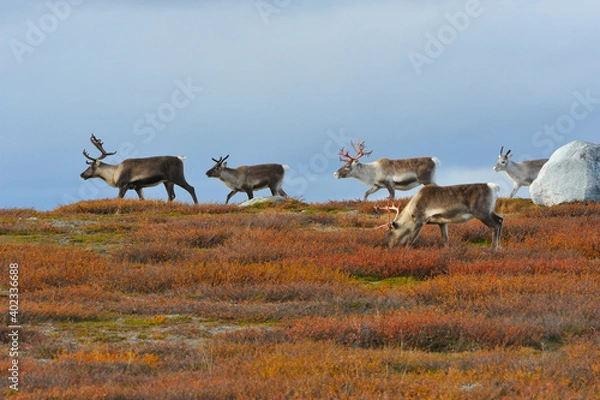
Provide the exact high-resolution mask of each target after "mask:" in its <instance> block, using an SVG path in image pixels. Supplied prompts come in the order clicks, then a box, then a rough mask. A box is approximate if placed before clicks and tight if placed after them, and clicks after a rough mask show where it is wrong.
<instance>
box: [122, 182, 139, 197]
mask: <svg viewBox="0 0 600 400" xmlns="http://www.w3.org/2000/svg"><path fill="white" fill-rule="evenodd" d="M127 189H129V188H128V187H127V185H123V186H119V199H122V198H123V197H125V193H127ZM138 196H139V193H138Z"/></svg>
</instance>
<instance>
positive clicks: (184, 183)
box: [173, 178, 198, 204]
mask: <svg viewBox="0 0 600 400" xmlns="http://www.w3.org/2000/svg"><path fill="white" fill-rule="evenodd" d="M173 183H174V184H176V185H179V186H181V187H182V188H184V189H185V190H187V191H188V193H189V194H191V195H192V199H193V200H194V204H198V199H197V198H196V190H195V189H194V187H193V186H192V185H190V184H189V183H187V181H186V180H185V178H182V179H181V180H178V181H177V182H175V181H173ZM173 198H175V195H173Z"/></svg>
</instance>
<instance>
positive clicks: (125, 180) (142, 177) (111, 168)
mask: <svg viewBox="0 0 600 400" xmlns="http://www.w3.org/2000/svg"><path fill="white" fill-rule="evenodd" d="M90 141H91V142H92V144H93V145H94V146H96V148H97V149H98V150H100V152H101V153H102V154H101V155H100V157H97V158H93V157H90V155H89V154H88V152H87V151H86V150H83V155H84V156H85V157H86V158H87V159H88V160H90V161H86V163H87V164H88V165H89V167H88V169H86V170H85V171H83V172H82V173H81V175H80V176H81V178H83V179H89V178H101V179H102V180H104V181H105V182H106V183H108V184H109V185H110V186H112V187H117V188H119V198H123V196H125V193H126V192H127V190H129V189H133V190H135V191H136V193H137V194H138V196H139V198H140V200H143V199H144V195H143V193H142V188H145V187H150V186H156V185H158V184H159V183H161V182H162V183H163V184H164V185H165V188H166V189H167V194H168V195H169V201H173V199H174V198H175V190H174V185H179V186H181V187H182V188H184V189H185V190H187V191H188V192H189V193H190V194H191V195H192V199H193V200H194V203H195V204H197V203H198V199H197V198H196V191H195V190H194V187H193V186H191V185H190V184H188V183H187V182H186V180H185V177H184V175H183V160H184V159H185V157H174V156H160V157H148V158H128V159H126V160H123V161H122V162H121V163H119V164H117V165H112V164H105V163H103V162H102V161H101V160H103V159H104V158H105V157H107V156H112V155H114V154H116V153H117V152H116V151H113V152H111V153H108V152H106V150H104V143H102V141H101V140H100V139H98V138H96V136H94V134H93V133H92V137H91V138H90Z"/></svg>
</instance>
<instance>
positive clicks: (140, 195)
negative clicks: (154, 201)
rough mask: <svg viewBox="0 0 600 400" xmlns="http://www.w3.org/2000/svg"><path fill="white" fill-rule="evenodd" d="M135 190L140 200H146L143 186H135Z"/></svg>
mask: <svg viewBox="0 0 600 400" xmlns="http://www.w3.org/2000/svg"><path fill="white" fill-rule="evenodd" d="M134 189H135V192H136V193H137V195H138V197H139V198H140V200H144V193H142V187H141V186H138V187H135V188H134Z"/></svg>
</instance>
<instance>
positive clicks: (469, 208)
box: [378, 183, 504, 250]
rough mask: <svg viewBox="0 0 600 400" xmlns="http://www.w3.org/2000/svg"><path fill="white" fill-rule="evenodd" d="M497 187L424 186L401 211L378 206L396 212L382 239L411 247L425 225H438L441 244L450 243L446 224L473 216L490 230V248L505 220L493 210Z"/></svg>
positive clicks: (494, 244) (477, 184) (457, 222)
mask: <svg viewBox="0 0 600 400" xmlns="http://www.w3.org/2000/svg"><path fill="white" fill-rule="evenodd" d="M498 191H499V188H498V186H497V185H495V184H493V183H487V184H486V183H474V184H467V185H455V186H437V185H428V186H425V187H423V188H422V189H421V190H419V191H418V192H417V194H415V196H414V197H413V198H412V199H411V200H410V201H409V202H408V204H407V205H406V207H405V208H404V209H403V210H402V212H400V210H399V208H398V207H395V206H389V205H388V206H387V207H378V208H379V209H382V210H388V211H390V210H391V211H396V216H395V217H394V219H393V220H392V221H390V222H389V223H388V224H387V227H388V228H389V231H388V233H387V234H386V236H385V242H386V244H387V245H388V247H390V248H392V247H394V246H395V245H396V244H401V245H405V246H406V247H410V246H412V245H413V244H414V243H415V241H416V240H417V237H418V236H419V233H420V232H421V229H422V228H423V226H424V225H425V224H435V225H439V227H440V231H441V233H442V238H443V240H444V246H446V247H448V246H449V241H448V224H460V223H463V222H467V221H470V220H471V219H473V218H476V219H478V220H480V221H481V222H483V223H484V224H485V225H486V226H488V227H489V228H491V229H492V230H493V234H492V250H496V249H497V248H498V246H499V241H500V235H501V233H502V224H503V222H504V219H503V218H502V217H500V216H499V215H497V214H496V213H495V212H494V208H495V207H496V200H497V198H498Z"/></svg>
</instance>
